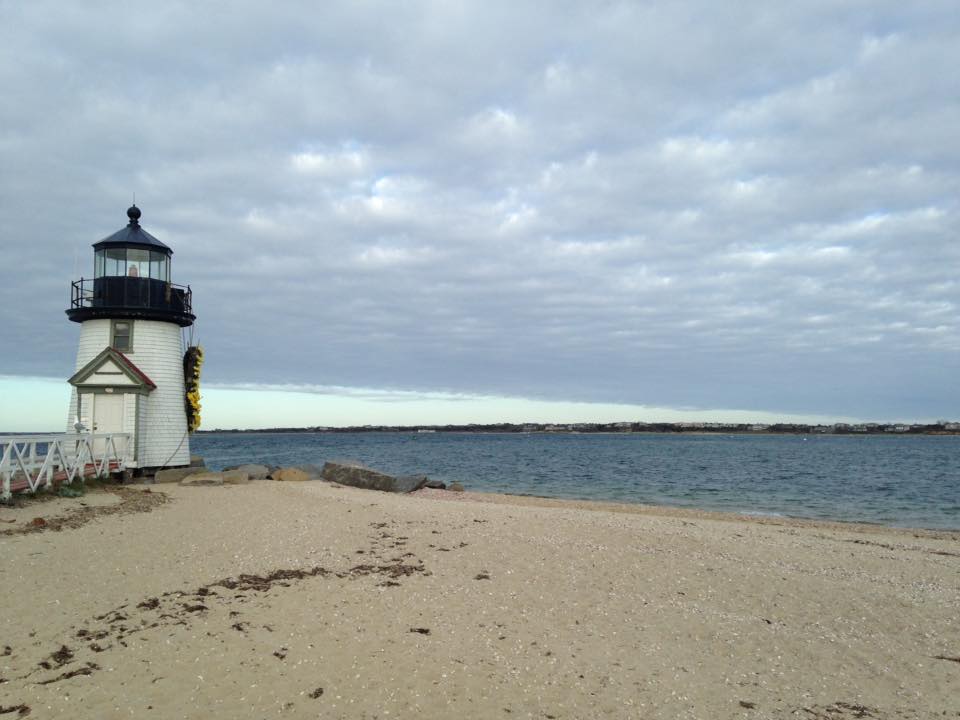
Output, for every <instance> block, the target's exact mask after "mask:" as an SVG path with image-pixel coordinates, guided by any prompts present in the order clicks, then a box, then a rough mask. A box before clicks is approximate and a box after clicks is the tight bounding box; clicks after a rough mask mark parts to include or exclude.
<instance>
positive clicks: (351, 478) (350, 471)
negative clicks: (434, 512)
mask: <svg viewBox="0 0 960 720" xmlns="http://www.w3.org/2000/svg"><path fill="white" fill-rule="evenodd" d="M323 479H324V480H326V481H327V482H335V483H338V484H340V485H349V486H351V487H358V488H363V489H364V490H382V491H383V492H411V491H413V490H417V489H418V488H420V487H422V486H423V482H424V481H426V479H427V478H426V476H424V475H408V476H405V477H400V478H398V477H394V476H393V475H387V473H383V472H380V471H379V470H374V469H372V468H368V467H367V466H366V465H363V464H361V463H358V462H353V461H343V462H328V463H325V464H324V466H323Z"/></svg>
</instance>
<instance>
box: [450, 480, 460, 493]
mask: <svg viewBox="0 0 960 720" xmlns="http://www.w3.org/2000/svg"><path fill="white" fill-rule="evenodd" d="M447 490H453V491H454V492H463V490H464V488H463V485H462V484H461V483H458V482H452V483H450V484H449V485H448V486H447Z"/></svg>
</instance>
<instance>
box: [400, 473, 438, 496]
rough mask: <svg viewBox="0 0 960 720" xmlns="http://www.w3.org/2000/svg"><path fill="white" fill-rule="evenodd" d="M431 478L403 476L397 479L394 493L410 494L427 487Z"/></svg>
mask: <svg viewBox="0 0 960 720" xmlns="http://www.w3.org/2000/svg"><path fill="white" fill-rule="evenodd" d="M429 482H430V478H428V477H427V476H426V475H401V476H400V477H398V478H395V485H394V490H393V491H394V492H402V493H408V492H413V491H414V490H419V489H420V488H422V487H426V486H427V483H429Z"/></svg>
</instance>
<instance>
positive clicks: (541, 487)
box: [191, 433, 960, 529]
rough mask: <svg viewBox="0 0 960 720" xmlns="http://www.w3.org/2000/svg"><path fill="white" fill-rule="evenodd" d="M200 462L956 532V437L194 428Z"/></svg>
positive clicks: (959, 460) (959, 458)
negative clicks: (359, 469)
mask: <svg viewBox="0 0 960 720" xmlns="http://www.w3.org/2000/svg"><path fill="white" fill-rule="evenodd" d="M191 444H192V450H193V452H195V453H198V454H200V455H203V456H204V458H205V459H206V462H207V465H208V466H210V467H213V468H216V469H220V468H222V467H223V466H225V465H233V464H239V463H244V462H262V463H267V464H273V465H303V464H308V463H309V464H314V465H322V464H323V463H324V462H325V461H327V460H338V459H352V460H358V461H360V462H363V463H364V464H366V465H369V466H371V467H374V468H377V469H379V470H383V471H386V472H389V473H393V474H414V473H416V474H426V475H429V476H430V477H431V478H436V479H439V480H444V481H446V482H451V481H454V480H459V481H460V482H462V483H463V484H464V485H465V486H466V487H467V489H468V490H476V491H480V492H499V493H513V494H530V495H542V496H547V497H557V498H577V499H588V500H611V501H617V502H636V503H652V504H658V505H673V506H679V507H695V508H702V509H708V510H726V511H735V512H746V513H757V514H770V515H785V516H790V517H802V518H819V519H831V520H855V521H860V522H872V523H882V524H886V525H896V526H904V527H926V528H950V529H960V437H956V436H919V437H917V436H913V437H889V436H880V437H877V436H873V437H870V436H867V437H832V436H792V435H791V436H768V435H758V436H753V435H642V434H636V435H633V434H624V435H567V434H558V435H547V434H509V435H498V434H472V433H419V434H418V433H349V434H307V433H290V434H259V433H258V434H236V433H222V434H220V433H215V434H202V435H196V436H194V437H193V439H192V440H191Z"/></svg>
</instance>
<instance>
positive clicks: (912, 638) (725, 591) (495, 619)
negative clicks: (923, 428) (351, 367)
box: [0, 481, 960, 720]
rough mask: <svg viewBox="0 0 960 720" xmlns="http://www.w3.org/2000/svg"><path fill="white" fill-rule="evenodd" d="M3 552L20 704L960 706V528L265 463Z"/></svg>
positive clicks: (10, 682)
mask: <svg viewBox="0 0 960 720" xmlns="http://www.w3.org/2000/svg"><path fill="white" fill-rule="evenodd" d="M145 490H149V491H150V492H144V491H145ZM81 503H83V505H81ZM34 518H43V519H44V522H42V523H41V522H37V523H34ZM58 518H59V519H58ZM71 518H72V520H71ZM11 520H12V521H13V522H10V521H11ZM0 551H2V552H0V678H2V680H0V720H6V719H7V718H18V717H30V718H48V717H69V718H128V717H136V718H150V717H156V718H272V717H279V718H380V719H385V718H414V717H416V718H779V717H782V718H807V719H809V718H831V719H832V720H839V719H842V718H856V717H861V718H932V717H938V718H940V717H960V622H958V611H960V534H958V533H948V532H939V533H937V532H911V531H903V530H893V529H885V528H877V527H872V526H855V525H842V524H824V523H812V522H792V521H788V520H775V519H765V520H757V519H749V518H737V517H733V516H725V515H721V514H716V513H698V512H690V511H676V510H666V509H656V508H639V507H636V506H615V505H593V504H587V503H575V502H561V501H545V500H538V499H533V498H510V497H504V496H483V495H473V494H470V493H464V494H458V493H449V492H441V491H430V492H420V493H416V494H414V495H408V496H398V495H388V494H383V493H376V492H371V491H363V490H357V489H353V488H342V487H338V486H333V485H328V484H326V483H321V482H311V483H276V482H271V481H263V482H255V483H251V484H249V485H244V486H225V487H209V488H208V487H179V486H173V487H170V486H152V487H137V486H128V487H124V488H122V489H121V490H120V494H119V495H118V494H114V493H113V492H111V491H110V490H109V489H107V490H104V491H98V492H95V493H89V494H88V495H86V496H85V497H84V498H79V499H75V500H57V501H54V502H51V503H44V504H30V505H28V506H26V507H23V508H19V509H2V510H0Z"/></svg>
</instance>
